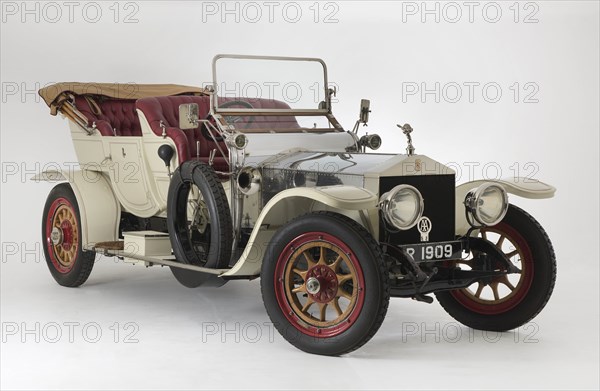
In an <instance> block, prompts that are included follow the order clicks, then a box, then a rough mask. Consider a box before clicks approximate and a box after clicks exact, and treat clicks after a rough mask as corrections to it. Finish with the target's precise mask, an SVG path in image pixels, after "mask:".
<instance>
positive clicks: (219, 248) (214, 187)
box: [167, 160, 233, 288]
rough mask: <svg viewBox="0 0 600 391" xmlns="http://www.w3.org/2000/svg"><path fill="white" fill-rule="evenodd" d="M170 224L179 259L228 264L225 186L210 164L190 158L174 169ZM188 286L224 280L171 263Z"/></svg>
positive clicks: (217, 266) (228, 216)
mask: <svg viewBox="0 0 600 391" xmlns="http://www.w3.org/2000/svg"><path fill="white" fill-rule="evenodd" d="M167 227H168V230H169V237H170V240H171V246H172V247H173V253H174V255H175V258H176V259H177V261H178V262H182V263H186V264H191V265H197V266H203V267H207V268H213V269H222V268H226V267H228V266H229V261H230V258H231V250H232V249H231V247H232V242H233V229H232V222H231V213H230V211H229V204H228V202H227V197H226V196H225V190H224V189H223V186H222V185H221V183H220V182H219V179H218V177H217V174H216V173H215V171H214V170H213V168H212V167H211V166H209V165H208V164H206V163H203V162H200V161H195V160H194V161H187V162H184V163H183V164H181V165H180V166H179V167H178V168H177V170H175V172H174V173H173V176H172V178H171V183H170V185H169V194H168V201H167ZM171 271H172V272H173V275H174V276H175V278H177V280H178V281H179V282H180V283H181V284H182V285H185V286H187V287H189V288H196V287H198V286H200V285H212V286H220V285H223V284H224V283H225V280H223V279H222V278H220V277H217V276H216V275H213V274H207V273H201V272H195V271H192V270H186V269H180V268H176V267H171Z"/></svg>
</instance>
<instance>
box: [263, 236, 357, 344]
mask: <svg viewBox="0 0 600 391" xmlns="http://www.w3.org/2000/svg"><path fill="white" fill-rule="evenodd" d="M311 256H312V258H311ZM311 279H312V282H314V281H317V282H318V284H317V285H318V286H319V289H318V291H317V292H314V290H311V289H310V288H311V285H310V282H311ZM274 283H275V297H276V299H277V303H278V304H279V308H280V309H281V311H282V312H283V314H284V315H285V317H286V319H287V320H288V321H289V322H290V323H291V324H292V325H293V326H294V327H295V328H296V329H297V330H298V331H300V332H301V333H303V334H306V335H309V336H312V337H316V338H329V337H334V336H336V335H339V334H341V333H343V332H344V331H346V330H348V329H349V328H350V327H351V326H352V325H353V324H354V322H356V319H357V318H358V316H359V315H360V313H361V310H362V307H363V304H364V299H365V282H364V276H363V272H362V269H361V267H360V263H359V261H358V258H357V257H356V255H355V254H354V252H353V251H352V250H351V249H350V247H348V246H347V245H346V244H345V243H344V242H342V241H341V240H340V239H338V238H337V237H335V236H333V235H330V234H327V233H325V232H309V233H305V234H302V235H300V236H298V237H296V238H295V239H294V240H292V241H291V242H290V243H288V244H287V245H286V246H285V248H284V249H283V251H282V252H281V254H280V255H279V258H278V259H277V264H276V267H275V281H274ZM315 311H318V314H317V315H315ZM328 317H329V318H331V320H327V318H328Z"/></svg>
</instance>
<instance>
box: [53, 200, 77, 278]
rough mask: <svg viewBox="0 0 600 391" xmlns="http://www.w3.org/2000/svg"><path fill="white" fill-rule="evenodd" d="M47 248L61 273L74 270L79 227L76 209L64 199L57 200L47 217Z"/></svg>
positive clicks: (55, 266)
mask: <svg viewBox="0 0 600 391" xmlns="http://www.w3.org/2000/svg"><path fill="white" fill-rule="evenodd" d="M46 248H47V250H48V254H49V256H50V261H51V262H52V265H54V268H55V269H56V270H57V271H58V272H60V273H63V274H64V273H68V272H69V271H71V269H73V266H74V265H75V261H76V259H77V251H78V249H79V226H78V224H77V215H76V214H75V208H74V207H73V205H72V204H71V202H69V200H67V199H66V198H64V197H59V198H57V199H55V200H54V201H53V202H52V204H51V205H50V209H49V210H48V215H47V216H46Z"/></svg>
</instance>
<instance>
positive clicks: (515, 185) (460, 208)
mask: <svg viewBox="0 0 600 391" xmlns="http://www.w3.org/2000/svg"><path fill="white" fill-rule="evenodd" d="M488 182H493V183H498V184H500V185H501V186H502V187H504V189H505V190H506V192H507V193H510V194H514V195H516V196H519V197H523V198H531V199H544V198H552V197H554V193H555V192H556V188H555V187H554V186H551V185H549V184H547V183H544V182H541V181H538V180H537V179H530V178H522V177H516V178H506V179H497V180H482V179H480V180H476V181H471V182H467V183H463V184H462V185H460V186H457V187H456V217H455V219H456V234H457V235H464V234H466V233H467V231H468V230H469V228H470V227H471V226H470V225H469V223H468V222H467V219H466V217H465V205H464V204H463V201H464V200H465V196H466V195H467V193H468V192H469V191H470V190H471V189H474V188H476V187H478V186H480V185H482V184H483V183H488Z"/></svg>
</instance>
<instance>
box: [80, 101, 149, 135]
mask: <svg viewBox="0 0 600 391" xmlns="http://www.w3.org/2000/svg"><path fill="white" fill-rule="evenodd" d="M75 106H76V107H77V109H78V110H79V111H80V112H81V113H83V115H85V116H86V118H87V119H88V125H89V126H93V124H94V123H95V124H96V128H97V129H98V131H99V132H100V134H101V135H103V136H125V137H128V136H137V137H140V136H141V135H142V127H141V125H140V119H139V117H138V115H137V112H136V111H135V100H133V99H105V98H102V97H100V98H92V97H90V96H81V95H78V96H76V97H75Z"/></svg>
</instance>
